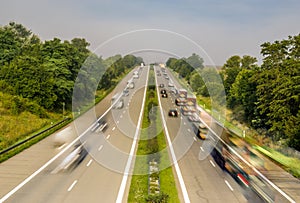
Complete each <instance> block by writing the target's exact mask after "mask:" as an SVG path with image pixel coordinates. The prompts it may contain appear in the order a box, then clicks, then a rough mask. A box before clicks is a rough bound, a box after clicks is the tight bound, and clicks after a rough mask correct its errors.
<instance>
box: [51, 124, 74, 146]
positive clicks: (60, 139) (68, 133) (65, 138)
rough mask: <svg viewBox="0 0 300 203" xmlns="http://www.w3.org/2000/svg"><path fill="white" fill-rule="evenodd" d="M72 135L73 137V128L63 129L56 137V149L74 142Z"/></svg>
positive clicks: (54, 140)
mask: <svg viewBox="0 0 300 203" xmlns="http://www.w3.org/2000/svg"><path fill="white" fill-rule="evenodd" d="M72 135H73V131H72V128H71V127H67V128H65V129H63V130H62V131H60V132H58V133H56V134H55V135H54V139H53V142H54V146H55V147H60V146H62V145H64V144H66V143H69V142H71V140H72Z"/></svg>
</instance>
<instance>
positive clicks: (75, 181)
mask: <svg viewBox="0 0 300 203" xmlns="http://www.w3.org/2000/svg"><path fill="white" fill-rule="evenodd" d="M77 182H78V180H74V182H73V183H72V185H71V186H70V187H69V188H68V192H70V191H71V190H72V189H73V187H74V186H75V185H76V183H77Z"/></svg>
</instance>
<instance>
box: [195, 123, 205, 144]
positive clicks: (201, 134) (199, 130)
mask: <svg viewBox="0 0 300 203" xmlns="http://www.w3.org/2000/svg"><path fill="white" fill-rule="evenodd" d="M192 128H193V131H194V133H195V134H196V136H197V137H198V138H200V139H201V140H205V139H206V136H207V133H208V129H207V128H206V126H205V125H204V124H203V123H201V122H194V123H193V124H192Z"/></svg>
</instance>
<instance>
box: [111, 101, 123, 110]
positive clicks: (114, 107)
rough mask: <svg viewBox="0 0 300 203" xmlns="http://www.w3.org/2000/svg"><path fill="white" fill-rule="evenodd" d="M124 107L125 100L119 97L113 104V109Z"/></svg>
mask: <svg viewBox="0 0 300 203" xmlns="http://www.w3.org/2000/svg"><path fill="white" fill-rule="evenodd" d="M123 107H124V100H123V99H119V101H117V103H116V104H115V105H113V109H121V108H123Z"/></svg>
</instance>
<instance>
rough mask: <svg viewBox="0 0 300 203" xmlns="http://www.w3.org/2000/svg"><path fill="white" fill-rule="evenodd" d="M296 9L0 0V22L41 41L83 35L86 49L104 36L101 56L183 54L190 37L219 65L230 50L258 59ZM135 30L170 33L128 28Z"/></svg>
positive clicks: (156, 1) (231, 2) (248, 3)
mask: <svg viewBox="0 0 300 203" xmlns="http://www.w3.org/2000/svg"><path fill="white" fill-rule="evenodd" d="M299 11H300V1H299V0H185V1H179V0H127V1H125V0H113V1H110V0H84V1H83V0H65V1H63V0H60V1H59V0H23V1H22V0H2V1H1V3H0V25H6V24H7V23H8V22H9V21H16V22H18V23H21V24H23V25H25V26H26V27H27V28H29V29H31V30H32V31H33V32H34V33H36V34H37V35H38V36H39V37H40V38H41V39H42V40H49V39H53V38H54V37H58V38H60V39H67V40H70V39H72V38H74V37H83V38H85V39H86V40H87V41H88V42H90V44H91V46H90V49H91V50H95V49H96V48H97V47H98V46H99V45H101V44H103V43H104V42H105V41H107V40H110V41H109V43H107V44H106V46H107V47H106V48H105V50H104V49H103V50H102V52H106V53H102V52H101V51H100V54H101V55H103V56H105V55H109V54H114V53H121V52H132V53H135V52H139V50H143V49H153V50H162V53H163V54H162V55H165V56H166V55H170V53H174V55H178V56H180V57H182V56H184V57H186V56H189V55H190V54H191V53H192V52H193V51H194V50H193V48H192V46H193V45H186V44H185V43H187V44H189V43H191V41H189V39H190V40H193V41H194V42H195V43H196V44H197V45H199V46H200V47H201V48H202V49H203V50H204V51H205V52H206V53H207V55H208V56H209V57H210V58H211V60H212V62H213V63H215V64H217V65H223V64H224V62H225V61H226V60H227V59H228V57H230V56H232V55H235V54H238V55H241V56H242V55H245V54H248V55H251V56H255V57H257V58H258V59H259V60H260V59H261V55H260V45H261V44H262V43H263V42H266V41H274V40H281V39H284V38H287V37H288V35H297V34H299V33H300V23H299V22H300V12H299ZM141 29H156V30H160V29H162V30H168V31H170V32H165V31H153V30H152V31H143V32H138V33H135V34H133V33H134V32H131V31H134V30H141ZM128 32H129V34H127V35H122V34H123V33H128ZM176 33H178V34H176ZM118 35H122V37H121V38H117V39H116V40H114V39H115V38H114V39H113V40H111V38H113V37H115V36H118ZM168 35H169V36H168ZM153 36H154V37H155V39H153ZM177 38H178V39H177ZM118 40H119V41H118ZM184 41H186V42H184ZM110 43H111V44H110ZM159 43H161V44H162V45H159ZM141 44H143V45H141ZM124 48H125V50H123V49H124ZM165 53H168V54H165ZM121 54H123V53H121ZM148 54H149V55H152V57H155V51H154V52H151V53H150V52H149V53H148ZM198 54H200V55H202V53H198ZM158 58H159V57H158ZM204 58H205V57H204ZM212 62H207V60H206V63H207V64H210V63H212Z"/></svg>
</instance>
